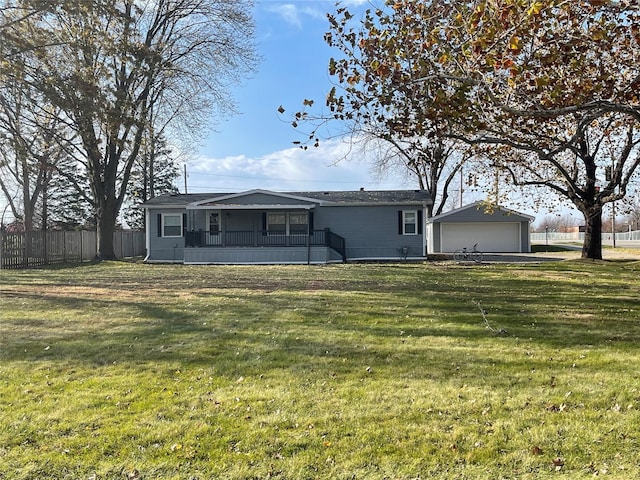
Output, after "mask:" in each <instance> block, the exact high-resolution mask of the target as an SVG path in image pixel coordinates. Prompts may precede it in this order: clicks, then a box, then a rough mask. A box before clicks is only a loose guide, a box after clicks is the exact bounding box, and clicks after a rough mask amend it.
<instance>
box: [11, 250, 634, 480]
mask: <svg viewBox="0 0 640 480" xmlns="http://www.w3.org/2000/svg"><path fill="white" fill-rule="evenodd" d="M0 288H1V291H0V295H1V297H0V302H1V303H0V308H1V310H0V412H1V413H0V479H2V480H21V479H30V480H32V479H74V480H75V479H84V480H98V479H118V480H120V479H122V480H135V479H180V480H189V479H191V480H195V479H201V480H204V479H254V478H255V479H268V478H271V479H345V480H346V479H415V478H422V479H428V478H442V479H488V478H491V479H527V478H529V479H534V478H535V479H539V478H571V479H575V478H593V477H594V476H599V477H606V478H620V479H628V478H638V477H640V345H639V344H638V339H639V338H640V299H639V297H638V293H639V291H640V262H637V261H636V262H584V261H564V262H556V263H544V264H540V265H524V264H521V265H497V264H496V265H481V266H476V265H473V266H469V265H456V264H452V263H448V262H443V263H434V264H402V265H384V264H359V265H355V264H354V265H333V266H311V267H309V266H286V267H276V266H256V267H233V266H229V267H221V266H219V267H216V266H168V265H145V264H140V263H116V262H113V263H102V264H97V265H85V266H78V267H69V268H58V269H53V268H52V269H44V270H29V271H6V270H5V271H1V272H0ZM479 306H480V307H481V308H482V309H484V311H485V312H486V316H485V315H483V312H482V311H481V308H480V307H479ZM485 318H486V321H485ZM499 332H502V333H499Z"/></svg>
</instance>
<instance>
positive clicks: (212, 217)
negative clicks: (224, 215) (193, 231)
mask: <svg viewBox="0 0 640 480" xmlns="http://www.w3.org/2000/svg"><path fill="white" fill-rule="evenodd" d="M209 234H210V235H218V234H220V214H219V213H211V214H209Z"/></svg>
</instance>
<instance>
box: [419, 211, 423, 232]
mask: <svg viewBox="0 0 640 480" xmlns="http://www.w3.org/2000/svg"><path fill="white" fill-rule="evenodd" d="M418 233H419V234H422V210H418Z"/></svg>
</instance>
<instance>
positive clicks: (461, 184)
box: [460, 167, 464, 208]
mask: <svg viewBox="0 0 640 480" xmlns="http://www.w3.org/2000/svg"><path fill="white" fill-rule="evenodd" d="M462 170H463V168H462V167H460V208H462V194H463V193H464V178H463V177H464V175H463V172H462Z"/></svg>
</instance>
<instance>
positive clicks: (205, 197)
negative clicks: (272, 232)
mask: <svg viewBox="0 0 640 480" xmlns="http://www.w3.org/2000/svg"><path fill="white" fill-rule="evenodd" d="M252 194H263V195H268V196H269V197H270V198H269V201H268V203H264V206H275V205H279V204H282V205H290V204H291V202H290V201H291V200H299V201H300V202H305V203H309V204H323V205H334V206H345V205H395V204H405V205H407V204H409V205H429V204H431V203H432V201H431V198H430V197H429V194H428V193H427V192H426V191H425V190H371V191H368V190H357V191H320V192H273V191H270V190H249V191H246V192H236V193H189V194H165V195H160V196H158V197H155V198H152V199H151V200H148V201H147V202H145V203H144V204H143V205H142V206H143V207H147V208H179V207H183V208H189V207H195V208H197V207H198V206H200V205H207V204H215V205H217V206H219V207H223V206H225V205H229V206H232V205H233V206H238V204H237V203H236V201H237V199H239V198H241V197H243V196H247V195H252ZM279 199H281V200H282V203H279ZM285 199H286V200H288V201H287V202H285V201H284V200H285ZM244 206H245V207H249V206H248V205H244Z"/></svg>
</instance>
